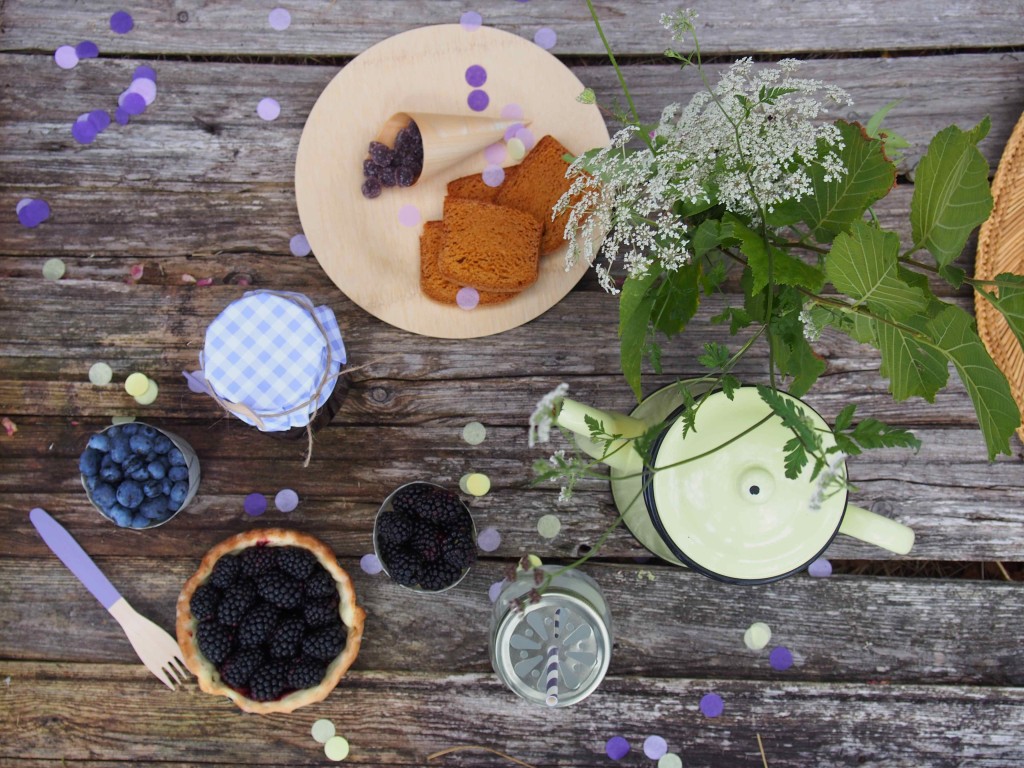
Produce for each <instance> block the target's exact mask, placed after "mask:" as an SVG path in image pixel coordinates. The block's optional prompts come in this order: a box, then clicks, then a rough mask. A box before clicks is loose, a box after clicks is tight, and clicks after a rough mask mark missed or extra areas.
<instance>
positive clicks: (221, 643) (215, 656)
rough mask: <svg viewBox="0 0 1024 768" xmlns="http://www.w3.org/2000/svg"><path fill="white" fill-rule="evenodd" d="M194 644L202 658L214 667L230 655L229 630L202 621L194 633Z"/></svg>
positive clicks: (213, 622) (216, 624)
mask: <svg viewBox="0 0 1024 768" xmlns="http://www.w3.org/2000/svg"><path fill="white" fill-rule="evenodd" d="M196 642H198V643H199V650H200V651H201V652H202V654H203V656H205V657H206V658H207V659H209V661H210V663H211V664H213V665H214V666H215V667H217V666H220V664H221V662H223V661H224V659H226V658H227V657H228V654H229V653H231V628H230V627H225V626H224V625H223V624H218V623H217V622H215V621H204V622H203V623H202V624H200V625H199V629H198V630H197V631H196Z"/></svg>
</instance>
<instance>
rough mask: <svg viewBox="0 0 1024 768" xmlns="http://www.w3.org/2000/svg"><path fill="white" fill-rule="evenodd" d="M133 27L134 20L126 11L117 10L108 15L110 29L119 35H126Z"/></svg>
mask: <svg viewBox="0 0 1024 768" xmlns="http://www.w3.org/2000/svg"><path fill="white" fill-rule="evenodd" d="M134 28H135V20H134V19H132V15H131V14H130V13H128V12H127V11H117V12H116V13H114V14H113V15H112V16H111V17H110V29H111V30H112V31H113V32H115V33H117V34H119V35H126V34H128V33H129V32H131V31H132V29H134Z"/></svg>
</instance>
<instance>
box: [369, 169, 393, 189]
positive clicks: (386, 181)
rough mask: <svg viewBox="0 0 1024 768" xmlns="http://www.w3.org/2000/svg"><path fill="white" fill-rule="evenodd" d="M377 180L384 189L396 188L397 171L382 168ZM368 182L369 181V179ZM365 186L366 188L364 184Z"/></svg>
mask: <svg viewBox="0 0 1024 768" xmlns="http://www.w3.org/2000/svg"><path fill="white" fill-rule="evenodd" d="M377 180H378V181H379V182H380V183H381V186H384V187H393V186H395V184H396V183H397V179H396V178H395V169H394V168H381V169H380V170H379V171H378V172H377ZM366 181H369V179H367V180H366ZM363 186H366V185H365V183H364V184H363Z"/></svg>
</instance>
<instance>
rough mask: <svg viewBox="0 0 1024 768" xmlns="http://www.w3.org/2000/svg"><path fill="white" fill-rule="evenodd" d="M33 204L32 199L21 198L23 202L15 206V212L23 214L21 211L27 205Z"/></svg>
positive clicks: (20, 201)
mask: <svg viewBox="0 0 1024 768" xmlns="http://www.w3.org/2000/svg"><path fill="white" fill-rule="evenodd" d="M31 202H32V198H31V197H23V198H21V200H19V201H18V204H17V205H16V206H14V212H15V213H21V209H22V208H24V207H25V206H26V205H28V204H29V203H31Z"/></svg>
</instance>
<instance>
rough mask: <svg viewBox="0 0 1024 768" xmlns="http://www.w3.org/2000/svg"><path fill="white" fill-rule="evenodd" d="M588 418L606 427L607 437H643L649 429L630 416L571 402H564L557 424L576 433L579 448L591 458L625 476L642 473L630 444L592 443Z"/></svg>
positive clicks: (638, 456)
mask: <svg viewBox="0 0 1024 768" xmlns="http://www.w3.org/2000/svg"><path fill="white" fill-rule="evenodd" d="M588 418H590V419H592V420H593V421H594V422H596V423H598V424H601V425H603V429H604V431H605V432H606V433H607V434H609V435H621V436H622V438H634V437H640V436H641V435H642V434H643V433H644V432H645V431H647V425H646V424H644V423H643V422H642V421H640V420H638V419H634V418H632V417H631V416H625V415H623V414H621V413H609V412H607V411H602V410H599V409H597V408H592V407H591V406H589V405H583V403H579V402H576V401H575V400H570V399H569V398H564V399H563V400H562V407H561V409H560V410H559V411H558V415H557V416H556V417H555V423H556V424H558V425H559V426H562V427H565V428H566V429H568V430H569V431H570V432H573V433H574V434H575V435H576V443H577V445H579V447H580V449H581V450H583V451H585V452H586V453H588V454H589V455H590V456H593V457H594V458H595V459H597V460H598V461H601V462H603V463H605V464H607V465H608V466H609V467H612V468H613V469H617V470H620V471H623V472H629V471H639V469H640V467H641V466H642V461H641V459H640V455H639V454H638V453H637V452H636V451H635V450H634V449H633V446H632V445H631V444H630V442H629V440H628V439H618V440H613V441H611V442H610V443H606V442H603V441H602V442H598V441H595V440H593V439H592V438H591V437H590V427H589V426H588V424H587V419H588Z"/></svg>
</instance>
